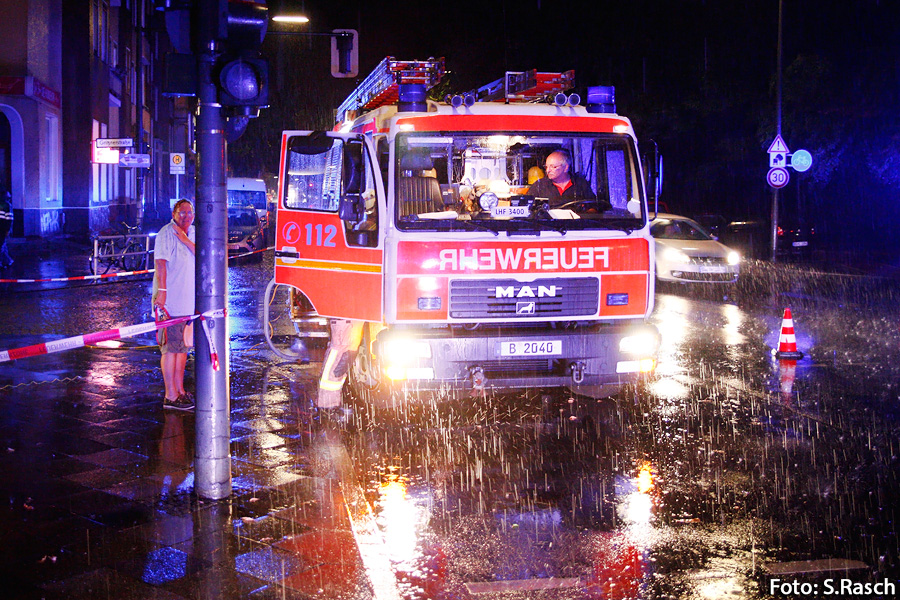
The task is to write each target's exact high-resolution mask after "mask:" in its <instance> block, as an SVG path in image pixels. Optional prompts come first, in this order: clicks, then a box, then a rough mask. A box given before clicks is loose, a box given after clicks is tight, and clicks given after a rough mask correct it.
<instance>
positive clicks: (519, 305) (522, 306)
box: [516, 302, 534, 315]
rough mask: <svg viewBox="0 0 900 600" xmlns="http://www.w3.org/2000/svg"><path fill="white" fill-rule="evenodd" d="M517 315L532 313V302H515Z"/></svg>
mask: <svg viewBox="0 0 900 600" xmlns="http://www.w3.org/2000/svg"><path fill="white" fill-rule="evenodd" d="M516 314H517V315H533V314H534V302H516Z"/></svg>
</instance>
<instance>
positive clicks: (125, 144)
mask: <svg viewBox="0 0 900 600" xmlns="http://www.w3.org/2000/svg"><path fill="white" fill-rule="evenodd" d="M94 142H95V143H96V146H97V148H134V140H133V139H131V138H97V139H96V140H94Z"/></svg>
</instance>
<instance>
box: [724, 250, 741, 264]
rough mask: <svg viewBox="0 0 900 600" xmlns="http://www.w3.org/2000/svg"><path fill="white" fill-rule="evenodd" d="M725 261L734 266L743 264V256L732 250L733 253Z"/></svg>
mask: <svg viewBox="0 0 900 600" xmlns="http://www.w3.org/2000/svg"><path fill="white" fill-rule="evenodd" d="M725 261H726V262H727V263H728V264H729V265H731V266H734V265H736V264H739V263H740V262H741V255H740V254H738V253H737V252H735V251H734V250H732V251H731V252H729V253H728V256H727V257H725Z"/></svg>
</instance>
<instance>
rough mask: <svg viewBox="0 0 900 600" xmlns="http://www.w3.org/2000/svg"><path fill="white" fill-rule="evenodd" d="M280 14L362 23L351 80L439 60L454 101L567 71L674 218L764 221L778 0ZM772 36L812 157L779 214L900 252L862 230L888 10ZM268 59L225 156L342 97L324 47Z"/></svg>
mask: <svg viewBox="0 0 900 600" xmlns="http://www.w3.org/2000/svg"><path fill="white" fill-rule="evenodd" d="M291 7H296V8H297V9H299V10H300V11H302V12H303V13H304V14H306V15H307V16H309V18H310V20H311V22H310V24H309V25H308V26H305V28H306V30H307V31H330V30H331V29H335V28H353V29H357V30H358V31H359V45H360V77H364V76H365V75H366V74H368V72H369V71H370V70H371V69H372V67H373V66H375V65H376V64H377V63H378V62H379V61H380V60H381V59H383V58H384V57H385V56H387V55H392V56H395V57H396V58H398V59H422V58H428V57H430V56H443V57H444V58H445V59H446V66H447V69H448V71H450V83H449V86H450V88H451V89H452V90H453V91H465V90H469V89H472V88H476V87H479V86H481V85H484V84H486V83H488V82H490V81H493V80H495V79H497V78H499V77H501V76H502V75H503V72H504V71H506V70H511V71H519V70H527V69H532V68H535V69H537V70H539V71H563V70H567V69H575V75H576V85H577V88H578V89H580V90H582V91H583V88H585V87H586V86H588V85H595V84H603V85H614V86H615V87H616V100H617V105H618V110H619V112H620V113H621V114H624V115H626V116H628V117H630V118H631V119H632V121H633V122H634V124H635V128H636V131H637V134H638V136H639V139H640V140H642V141H643V140H645V139H649V138H652V139H654V140H655V141H656V142H657V143H658V145H659V148H660V150H661V151H662V153H663V154H664V156H665V160H666V180H665V184H664V197H665V199H666V201H667V203H668V204H669V207H670V208H671V209H672V210H673V211H675V212H681V213H685V214H693V213H696V212H703V211H713V212H718V213H720V214H723V215H724V216H726V218H728V219H736V220H737V219H765V218H767V215H768V213H769V209H770V204H771V191H770V188H768V186H767V185H766V182H765V176H766V172H767V171H768V168H769V167H768V160H767V155H766V153H765V151H766V149H767V148H768V145H769V143H770V142H771V141H772V139H773V138H774V135H775V132H776V115H777V111H776V94H775V90H776V85H775V82H776V72H777V70H776V66H777V60H776V57H777V52H776V49H777V39H778V36H777V33H778V1H777V0H752V1H749V2H737V1H724V0H723V1H713V0H709V1H700V0H690V1H677V0H673V1H651V0H631V1H628V2H621V1H620V2H604V1H597V2H592V3H583V2H566V1H549V0H524V1H519V2H512V1H506V0H504V1H501V2H492V1H490V0H486V1H482V2H473V1H470V0H457V1H452V2H451V1H448V2H429V3H404V2H393V3H391V2H362V1H357V0H353V1H345V2H321V3H316V2H311V1H309V0H307V1H305V2H291V1H290V0H284V1H283V2H279V1H278V0H273V1H271V2H269V10H270V13H272V14H274V13H276V12H278V11H279V10H287V9H289V8H291ZM783 32H784V33H783V43H784V46H783V47H784V51H783V60H782V65H783V74H784V75H783V82H784V83H783V110H782V134H783V136H784V138H785V140H786V141H787V143H788V145H789V146H790V148H791V150H795V149H800V148H805V149H807V150H809V151H810V152H811V153H812V154H813V159H814V165H813V168H812V169H811V170H810V172H808V173H807V174H805V175H802V176H797V174H796V173H792V181H791V183H790V184H789V185H788V186H787V187H786V188H785V189H784V190H783V192H782V202H783V207H782V209H781V210H782V214H783V216H784V218H786V219H788V218H790V219H800V220H805V221H811V222H814V224H815V225H816V226H817V227H818V229H819V232H820V234H821V239H822V240H823V241H824V240H829V241H830V243H831V244H834V245H836V246H843V245H850V246H852V245H854V244H858V243H859V241H864V242H865V243H867V244H869V245H871V246H872V247H873V248H874V249H876V250H878V251H880V252H884V253H886V254H890V253H893V254H895V255H896V254H897V247H896V246H897V244H896V243H895V242H894V241H893V240H892V239H891V238H892V236H888V235H886V234H885V235H883V236H882V235H875V236H873V235H872V233H871V232H872V231H873V230H874V231H876V232H879V231H886V230H887V229H888V227H885V225H886V224H887V225H888V226H889V228H891V229H896V227H897V226H898V225H900V208H898V206H900V194H898V192H897V188H898V186H900V122H898V118H897V115H898V114H900V110H898V109H900V101H898V86H900V3H898V2H888V1H884V0H882V1H876V0H855V1H853V2H846V1H832V2H815V1H813V0H784V12H783ZM264 53H265V54H266V55H267V56H269V58H270V60H271V61H272V62H273V98H272V99H273V108H272V109H269V110H268V111H267V112H268V114H264V115H263V117H261V118H260V119H259V120H258V123H257V124H254V126H253V127H251V129H254V128H255V129H257V131H256V132H252V131H251V132H248V134H245V137H248V139H247V140H243V139H242V140H241V141H239V142H238V143H236V144H235V150H237V154H238V155H240V154H241V152H244V153H245V156H252V154H253V152H252V151H248V150H246V148H250V147H257V148H260V149H261V148H263V147H268V148H269V149H267V150H265V152H270V151H271V150H270V148H271V146H270V144H271V142H266V144H263V145H260V144H261V142H260V141H259V140H255V139H254V136H256V137H264V138H269V139H270V138H271V137H272V136H273V135H275V134H274V132H276V131H278V130H280V129H282V128H310V127H324V126H326V125H325V124H327V123H328V121H329V120H330V118H331V110H332V109H333V108H334V107H335V106H336V105H337V104H338V103H339V102H340V101H341V100H343V99H344V97H346V96H347V95H348V94H349V92H350V91H351V90H352V89H353V87H355V83H356V82H355V81H353V80H335V79H333V78H331V77H330V62H329V56H328V42H327V38H312V37H307V38H304V39H299V38H287V37H285V36H268V37H267V40H266V44H265V46H264ZM276 102H278V103H280V104H281V106H278V107H276V106H274V104H275V103H276ZM264 123H265V125H264ZM275 143H276V144H277V141H276V142H275ZM242 145H243V147H244V148H245V149H244V150H241V148H242ZM254 145H255V146H254ZM276 154H277V152H276ZM241 160H242V159H241V158H240V157H239V156H238V157H237V158H236V160H233V161H232V162H233V164H236V165H240V164H241ZM861 202H862V203H863V204H861ZM864 232H866V233H865V234H864ZM854 240H855V241H854ZM893 260H894V262H896V261H897V259H896V258H894V259H893Z"/></svg>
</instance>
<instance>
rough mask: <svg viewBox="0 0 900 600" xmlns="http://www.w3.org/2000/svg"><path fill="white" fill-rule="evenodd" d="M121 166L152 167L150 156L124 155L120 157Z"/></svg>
mask: <svg viewBox="0 0 900 600" xmlns="http://www.w3.org/2000/svg"><path fill="white" fill-rule="evenodd" d="M119 166H122V167H139V168H147V167H149V166H150V155H149V154H123V155H121V156H119Z"/></svg>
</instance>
